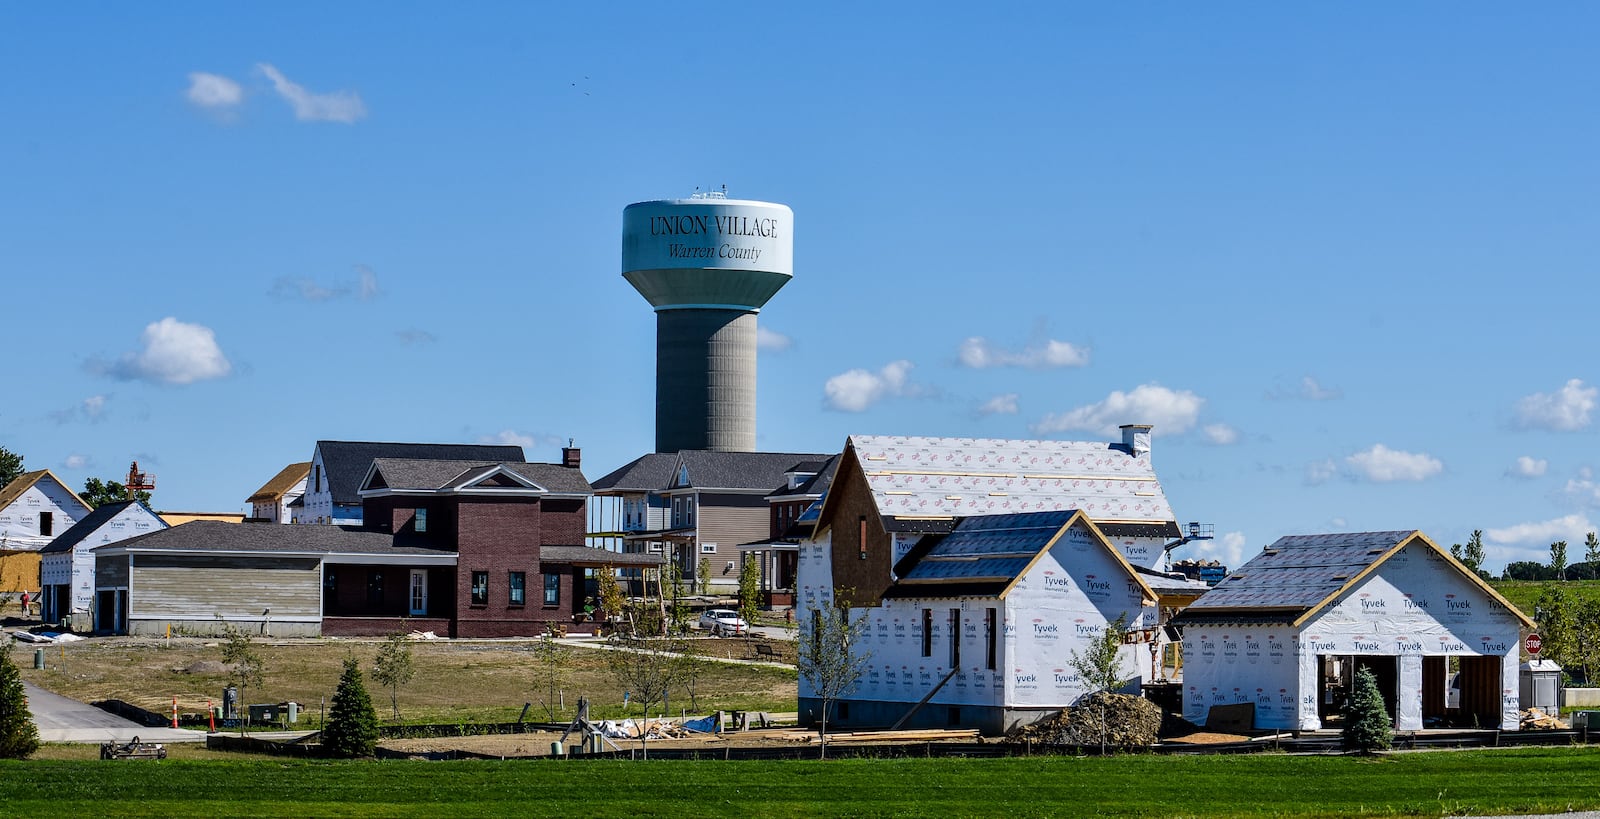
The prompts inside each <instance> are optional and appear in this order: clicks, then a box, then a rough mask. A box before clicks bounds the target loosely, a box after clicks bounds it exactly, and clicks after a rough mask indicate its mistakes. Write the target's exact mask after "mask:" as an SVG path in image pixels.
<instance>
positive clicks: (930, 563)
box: [888, 510, 1159, 605]
mask: <svg viewBox="0 0 1600 819" xmlns="http://www.w3.org/2000/svg"><path fill="white" fill-rule="evenodd" d="M1074 526H1083V527H1084V528H1085V529H1086V530H1087V531H1088V532H1089V533H1090V535H1091V536H1092V539H1093V540H1094V541H1095V542H1096V543H1098V544H1099V545H1100V547H1101V548H1102V549H1104V550H1105V552H1106V554H1107V555H1109V556H1110V557H1111V559H1112V560H1113V561H1115V562H1116V564H1117V566H1118V567H1119V568H1120V569H1121V570H1122V571H1123V572H1124V573H1125V574H1126V575H1127V576H1128V578H1129V579H1130V580H1132V581H1133V582H1134V583H1135V584H1137V585H1138V586H1139V588H1140V590H1141V591H1142V592H1143V594H1144V598H1145V600H1146V601H1148V604H1149V605H1154V603H1155V601H1156V600H1157V599H1159V598H1158V596H1157V595H1156V593H1155V591H1154V590H1152V589H1151V588H1150V586H1149V584H1148V583H1146V582H1145V579H1144V577H1143V576H1141V575H1140V574H1139V572H1138V571H1137V570H1136V569H1135V568H1134V567H1133V566H1132V565H1131V564H1129V563H1128V560H1127V558H1125V557H1123V556H1122V552H1121V551H1120V550H1118V549H1117V548H1116V547H1114V546H1112V545H1111V542H1110V541H1108V540H1106V537H1105V535H1104V534H1102V533H1101V532H1100V530H1099V529H1097V528H1095V525H1094V521H1093V520H1090V519H1089V517H1088V515H1085V514H1084V513H1083V512H1081V511H1076V510H1051V511H1045V512H1029V513H1025V514H1015V515H977V516H974V517H968V518H963V519H961V520H960V521H959V522H958V523H957V524H956V526H955V528H954V529H953V530H951V532H950V533H949V534H946V535H932V536H929V537H926V538H923V539H922V541H921V542H919V543H918V544H917V545H916V547H915V548H913V549H912V550H911V552H910V553H909V554H907V555H906V556H905V557H903V558H901V560H900V562H899V563H897V564H896V566H895V573H896V574H897V575H898V576H899V579H898V580H897V581H896V583H895V585H894V586H893V587H891V592H892V594H890V595H888V596H892V597H905V596H914V595H918V594H922V593H926V592H927V591H929V590H935V589H942V587H945V586H957V587H959V588H960V589H961V593H962V594H973V595H981V594H989V595H994V596H996V597H1001V598H1003V597H1005V596H1006V594H1007V593H1008V592H1010V591H1011V589H1012V588H1013V587H1015V586H1016V584H1017V582H1018V581H1019V580H1021V579H1022V578H1023V576H1025V575H1026V574H1027V573H1028V571H1029V570H1031V569H1032V568H1033V566H1034V564H1036V563H1038V562H1039V560H1040V559H1042V558H1043V557H1044V555H1045V554H1046V553H1048V552H1049V551H1050V549H1051V548H1052V547H1054V546H1055V544H1056V542H1057V541H1059V540H1060V539H1061V537H1062V535H1064V534H1066V533H1067V531H1068V530H1069V529H1071V528H1072V527H1074ZM1067 568H1068V569H1069V570H1070V569H1071V567H1067Z"/></svg>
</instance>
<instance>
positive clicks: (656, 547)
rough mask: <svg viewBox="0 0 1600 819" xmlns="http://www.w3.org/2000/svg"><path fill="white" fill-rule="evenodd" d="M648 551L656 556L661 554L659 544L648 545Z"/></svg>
mask: <svg viewBox="0 0 1600 819" xmlns="http://www.w3.org/2000/svg"><path fill="white" fill-rule="evenodd" d="M650 551H652V552H655V553H656V554H660V553H661V544H659V543H652V544H650Z"/></svg>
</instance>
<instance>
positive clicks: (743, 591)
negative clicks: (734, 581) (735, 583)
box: [739, 554, 761, 640]
mask: <svg viewBox="0 0 1600 819" xmlns="http://www.w3.org/2000/svg"><path fill="white" fill-rule="evenodd" d="M760 612H761V569H760V567H758V566H757V565H756V556H755V555H751V554H747V555H745V556H744V560H743V561H742V563H741V565H740V566H739V619H741V620H743V621H745V622H746V623H748V624H750V626H751V628H746V629H745V630H744V634H745V639H746V640H748V639H749V638H750V637H751V636H753V632H754V630H755V629H754V628H753V627H754V626H755V623H756V615H757V614H759V613H760Z"/></svg>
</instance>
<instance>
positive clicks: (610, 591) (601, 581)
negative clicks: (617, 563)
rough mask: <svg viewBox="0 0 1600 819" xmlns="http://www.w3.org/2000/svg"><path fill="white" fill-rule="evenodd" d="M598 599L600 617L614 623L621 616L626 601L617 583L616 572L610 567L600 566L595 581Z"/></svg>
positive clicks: (626, 603) (620, 585) (620, 586)
mask: <svg viewBox="0 0 1600 819" xmlns="http://www.w3.org/2000/svg"><path fill="white" fill-rule="evenodd" d="M596 582H597V584H598V588H597V589H596V591H597V592H598V593H599V594H598V596H599V598H600V615H601V617H602V618H603V619H604V620H605V621H606V622H611V623H614V622H615V621H616V620H617V619H618V618H620V617H621V616H622V612H623V609H624V608H626V607H627V605H628V601H627V599H626V598H625V597H623V595H622V584H620V583H618V582H617V570H616V569H614V568H612V567H611V566H602V567H601V568H600V573H599V576H598V580H597V581H596Z"/></svg>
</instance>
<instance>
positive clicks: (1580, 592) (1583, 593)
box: [1489, 580, 1600, 617]
mask: <svg viewBox="0 0 1600 819" xmlns="http://www.w3.org/2000/svg"><path fill="white" fill-rule="evenodd" d="M1489 585H1491V586H1493V587H1494V590H1495V591H1497V592H1500V594H1501V596H1503V597H1505V599H1506V600H1508V601H1510V602H1511V604H1512V605H1514V606H1516V607H1517V608H1518V609H1521V610H1522V613H1523V614H1526V615H1528V616H1529V617H1533V616H1534V609H1536V608H1537V607H1538V606H1537V604H1538V602H1539V598H1540V597H1541V596H1543V594H1544V592H1545V589H1548V588H1550V587H1551V586H1558V585H1559V586H1560V587H1561V590H1562V591H1564V592H1566V593H1567V597H1568V598H1569V599H1571V600H1573V601H1578V600H1593V599H1597V598H1600V580H1564V581H1561V580H1496V581H1494V582H1493V583H1490V584H1489Z"/></svg>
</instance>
